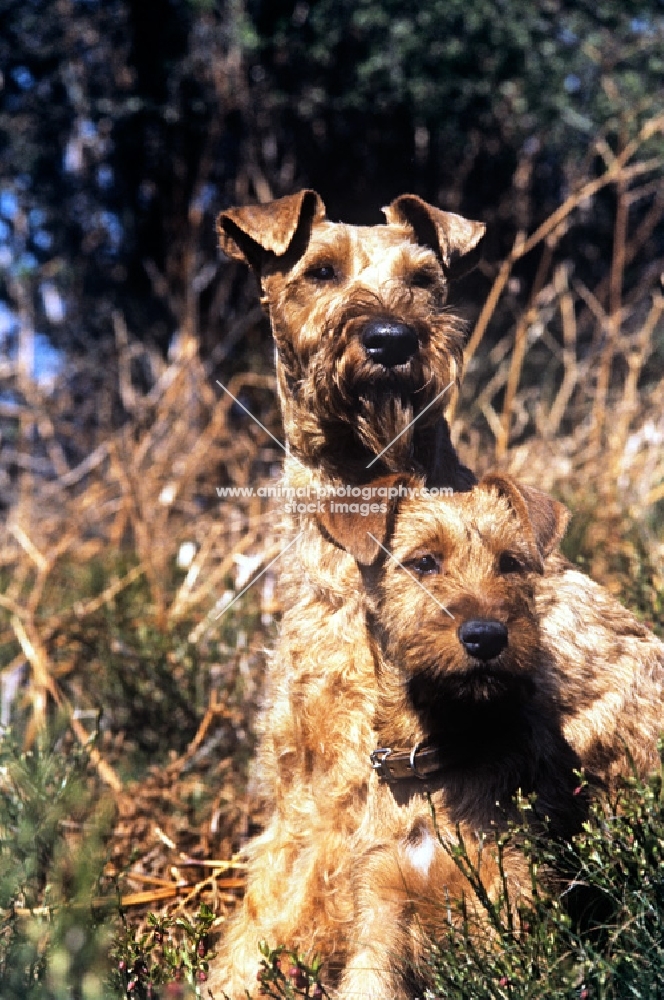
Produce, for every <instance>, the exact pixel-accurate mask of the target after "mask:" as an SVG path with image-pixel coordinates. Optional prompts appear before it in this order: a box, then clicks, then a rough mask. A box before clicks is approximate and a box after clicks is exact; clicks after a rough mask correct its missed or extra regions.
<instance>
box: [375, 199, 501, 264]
mask: <svg viewBox="0 0 664 1000" xmlns="http://www.w3.org/2000/svg"><path fill="white" fill-rule="evenodd" d="M383 213H384V215H385V218H386V219H387V221H388V223H389V224H390V225H395V224H399V223H401V224H403V225H407V226H410V227H411V229H412V230H413V232H414V233H415V238H416V239H417V242H418V243H420V244H421V245H422V246H426V247H429V248H430V249H431V250H433V252H434V253H435V254H436V256H437V257H438V258H439V260H440V261H441V263H442V265H443V268H444V270H445V273H446V275H447V277H448V278H449V279H450V280H453V279H454V278H460V277H462V275H464V274H466V273H467V272H468V271H471V270H472V269H473V268H474V267H475V265H476V264H477V261H478V259H479V252H478V249H477V246H478V244H479V242H480V240H481V239H482V237H483V236H484V232H485V229H486V226H485V225H484V223H482V222H473V221H472V220H471V219H464V217H463V216H462V215H455V214H454V212H443V211H442V209H440V208H434V206H433V205H429V204H428V203H427V202H426V201H424V200H423V199H422V198H419V197H418V196H417V195H416V194H402V195H399V197H398V198H395V199H394V201H393V202H391V203H390V204H389V205H388V206H387V207H386V208H384V209H383Z"/></svg>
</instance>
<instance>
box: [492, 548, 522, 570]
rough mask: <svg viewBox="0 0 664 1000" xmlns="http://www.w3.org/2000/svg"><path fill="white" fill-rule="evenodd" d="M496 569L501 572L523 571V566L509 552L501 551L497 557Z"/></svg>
mask: <svg viewBox="0 0 664 1000" xmlns="http://www.w3.org/2000/svg"><path fill="white" fill-rule="evenodd" d="M498 569H499V571H500V572H501V573H523V572H524V571H525V566H524V565H523V563H522V562H521V560H520V559H517V557H516V556H513V555H512V553H511V552H501V553H500V556H499V557H498Z"/></svg>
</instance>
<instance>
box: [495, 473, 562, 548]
mask: <svg viewBox="0 0 664 1000" xmlns="http://www.w3.org/2000/svg"><path fill="white" fill-rule="evenodd" d="M479 485H480V487H482V488H485V489H492V488H493V489H495V490H497V491H498V493H500V495H501V496H504V497H505V498H506V499H507V500H508V501H509V504H510V506H511V507H512V509H513V510H514V512H515V513H516V515H517V517H518V518H519V520H520V521H521V523H522V525H523V526H524V529H525V530H526V531H527V533H528V535H529V536H530V541H531V542H533V543H534V545H535V546H536V548H537V551H538V552H539V554H540V556H541V557H542V559H545V558H546V556H548V555H550V554H551V553H552V552H553V550H554V549H555V548H556V546H557V545H558V544H559V542H560V541H561V539H562V538H563V535H564V534H565V529H566V527H567V524H568V522H569V519H570V512H569V510H568V509H567V507H566V506H565V505H564V504H562V503H560V502H559V501H558V500H554V499H553V497H550V496H549V494H548V493H543V492H542V490H537V489H535V487H534V486H524V485H523V483H517V482H516V481H515V480H514V479H512V478H511V477H510V476H505V475H502V474H501V473H497V472H493V473H489V475H487V476H484V478H483V479H482V480H481V481H480V484H479Z"/></svg>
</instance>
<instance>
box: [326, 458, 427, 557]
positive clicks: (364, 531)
mask: <svg viewBox="0 0 664 1000" xmlns="http://www.w3.org/2000/svg"><path fill="white" fill-rule="evenodd" d="M411 478H412V477H409V476H406V475H391V476H383V477H381V478H380V479H375V480H374V481H373V482H372V483H368V484H367V487H371V489H372V491H373V492H372V496H371V498H370V499H368V500H362V499H360V498H353V497H339V498H338V499H336V498H335V499H329V498H326V499H325V501H324V503H323V507H324V509H323V510H322V511H320V512H319V513H318V514H317V515H316V519H317V521H318V525H319V527H320V529H321V531H322V532H323V533H324V534H325V535H327V536H328V537H329V538H330V539H331V540H332V541H333V542H334V543H335V544H336V545H338V546H339V547H340V548H342V549H345V550H346V552H349V553H350V555H352V556H353V558H354V559H355V560H356V561H357V562H358V563H359V565H360V567H367V566H371V565H372V564H373V563H374V562H375V561H376V560H377V558H378V557H379V555H380V554H381V552H383V551H385V548H384V546H385V545H386V542H387V541H388V539H389V537H390V534H391V531H392V525H393V522H394V515H395V513H396V509H397V504H398V501H399V495H400V487H404V486H405V485H406V484H407V483H408V482H410V480H411ZM418 485H419V480H418ZM362 510H364V511H365V512H364V513H362V512H361V511H362Z"/></svg>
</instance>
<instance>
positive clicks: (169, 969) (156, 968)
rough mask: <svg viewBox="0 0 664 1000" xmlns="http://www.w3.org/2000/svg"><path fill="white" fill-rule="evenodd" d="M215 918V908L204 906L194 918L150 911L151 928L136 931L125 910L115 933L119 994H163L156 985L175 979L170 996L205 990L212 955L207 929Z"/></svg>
mask: <svg viewBox="0 0 664 1000" xmlns="http://www.w3.org/2000/svg"><path fill="white" fill-rule="evenodd" d="M213 920H214V914H213V912H212V910H211V909H210V908H209V907H208V906H205V905H204V904H203V905H201V907H200V909H199V911H198V913H197V914H196V915H195V916H194V917H192V918H191V920H188V919H186V918H185V917H176V918H175V919H171V918H166V917H161V918H159V917H156V916H155V915H154V914H152V913H151V914H149V915H148V925H149V929H148V930H147V931H145V932H144V933H140V934H139V933H137V932H136V929H135V928H133V927H131V926H130V925H129V924H127V922H126V921H125V919H124V915H122V930H121V932H120V934H119V935H118V937H117V938H116V941H115V944H114V947H113V951H112V956H113V963H114V965H113V975H112V977H111V980H112V985H113V986H114V987H115V989H116V990H118V991H119V993H118V995H119V996H122V997H125V996H126V997H130V998H131V1000H151V998H155V1000H156V997H157V996H159V995H161V994H160V992H159V991H158V990H157V987H159V986H162V985H168V984H172V985H173V986H174V987H175V989H173V990H170V991H169V992H168V994H167V995H168V996H172V997H173V998H176V997H177V998H178V1000H184V998H185V997H187V996H192V997H193V996H201V995H205V983H206V981H207V974H208V966H209V959H210V957H211V955H210V952H209V945H208V934H209V931H210V927H211V925H212V922H213Z"/></svg>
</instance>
